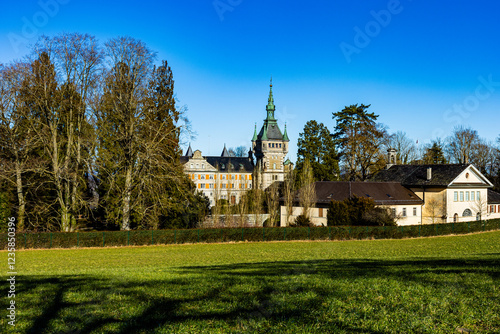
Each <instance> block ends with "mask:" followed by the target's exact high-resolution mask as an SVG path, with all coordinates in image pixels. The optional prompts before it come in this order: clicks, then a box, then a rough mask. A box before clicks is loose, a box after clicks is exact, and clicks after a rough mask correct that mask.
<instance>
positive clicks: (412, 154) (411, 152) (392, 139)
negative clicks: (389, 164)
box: [388, 131, 418, 165]
mask: <svg viewBox="0 0 500 334" xmlns="http://www.w3.org/2000/svg"><path fill="white" fill-rule="evenodd" d="M388 146H389V147H390V148H393V149H395V150H396V151H397V153H396V154H397V156H396V159H397V163H398V164H403V165H406V164H409V163H410V162H412V161H414V160H417V157H418V152H417V147H416V145H415V143H414V141H413V140H412V139H410V138H408V136H407V135H406V132H403V131H397V132H396V133H394V134H392V135H390V136H389V142H388Z"/></svg>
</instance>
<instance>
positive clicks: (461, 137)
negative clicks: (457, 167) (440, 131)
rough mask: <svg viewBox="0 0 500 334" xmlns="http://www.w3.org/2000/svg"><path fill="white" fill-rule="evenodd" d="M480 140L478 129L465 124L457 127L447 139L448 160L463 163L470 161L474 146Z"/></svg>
mask: <svg viewBox="0 0 500 334" xmlns="http://www.w3.org/2000/svg"><path fill="white" fill-rule="evenodd" d="M478 140H479V136H478V134H477V131H476V130H473V129H472V128H470V127H467V128H466V127H464V126H457V127H455V129H454V130H453V134H452V135H451V136H450V137H448V139H447V142H448V151H447V153H448V156H449V159H448V160H454V161H455V162H457V163H461V164H468V163H470V160H471V155H472V153H473V150H474V146H475V145H477V143H478Z"/></svg>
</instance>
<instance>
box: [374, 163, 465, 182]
mask: <svg viewBox="0 0 500 334" xmlns="http://www.w3.org/2000/svg"><path fill="white" fill-rule="evenodd" d="M469 166H471V165H470V164H436V165H393V166H391V167H390V168H389V169H386V170H382V171H380V172H379V173H377V174H376V175H375V176H374V177H373V178H372V181H379V182H399V183H401V184H402V185H403V186H407V187H414V186H437V187H447V186H448V185H449V184H450V183H451V182H453V180H455V179H456V178H457V177H458V176H459V175H460V174H461V173H462V172H463V171H464V170H465V169H466V168H467V167H469ZM429 167H430V168H432V177H431V179H430V180H427V168H429Z"/></svg>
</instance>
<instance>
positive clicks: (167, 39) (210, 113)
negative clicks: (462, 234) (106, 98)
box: [0, 0, 500, 161]
mask: <svg viewBox="0 0 500 334" xmlns="http://www.w3.org/2000/svg"><path fill="white" fill-rule="evenodd" d="M499 13H500V2H498V1H493V0H490V1H459V0H453V1H452V0H442V1H430V0H401V1H393V0H390V1H386V0H384V1H359V0H349V1H347V0H346V1H341V0H337V1H334V0H310V1H290V0H286V1H285V0H268V1H263V0H252V1H251V0H215V1H214V0H196V1H194V0H179V1H169V0H166V1H149V0H142V1H102V0H101V1H95V0H86V1H80V0H40V1H28V0H26V1H4V2H3V3H2V10H1V11H0V63H2V62H3V63H8V62H10V61H11V60H14V59H20V58H22V57H23V56H24V55H25V54H26V53H27V48H26V45H27V44H30V43H34V42H35V41H36V39H37V37H39V36H40V35H42V34H45V35H54V34H57V33H61V32H80V33H89V34H91V35H95V36H96V37H97V38H98V39H99V40H100V41H102V42H105V41H106V40H107V39H108V38H111V37H118V36H131V37H134V38H137V39H140V40H142V41H144V42H145V43H146V44H147V45H148V46H149V47H150V48H152V49H153V50H156V51H157V52H158V62H160V61H161V60H163V59H165V60H167V61H168V63H169V64H170V66H171V67H172V70H173V73H174V79H175V90H176V93H177V98H178V99H179V104H180V105H186V106H187V108H188V112H187V116H188V117H189V119H190V120H191V122H192V129H193V130H194V131H195V132H196V133H197V136H196V138H195V139H192V140H191V145H192V147H193V149H200V150H201V151H202V153H203V155H218V154H220V152H221V151H222V148H223V146H224V143H226V145H227V146H228V147H236V146H240V145H245V146H248V147H250V145H251V138H252V135H253V130H254V124H255V123H257V126H258V127H259V128H260V126H262V121H263V119H264V118H265V116H266V110H265V106H266V104H267V97H268V92H269V78H270V77H271V75H272V77H273V92H274V98H275V104H276V117H277V118H278V122H279V124H280V127H281V128H282V129H283V126H284V124H285V122H286V123H287V129H288V135H289V137H290V141H291V145H290V153H289V157H290V159H291V160H292V161H295V160H296V144H297V139H298V136H299V133H300V132H302V130H303V127H304V124H305V123H306V122H307V121H308V120H311V119H315V120H317V121H319V122H323V123H324V124H325V125H326V126H328V128H330V130H332V129H333V127H334V126H335V123H334V121H333V120H332V112H336V111H339V110H341V109H343V108H344V106H346V105H350V104H355V103H364V104H371V107H370V109H369V110H370V111H373V112H375V113H376V114H378V115H380V117H379V121H380V122H382V123H384V124H386V125H387V126H388V127H389V132H396V131H399V130H401V131H404V132H406V133H407V134H408V136H409V137H410V138H412V139H414V140H415V141H416V140H418V142H419V144H424V143H428V142H430V141H431V140H432V139H435V138H437V137H441V138H444V137H446V136H448V135H450V134H451V131H452V129H453V127H454V126H456V125H465V126H471V127H472V128H473V129H475V130H477V131H478V132H479V135H480V136H482V137H484V138H486V139H487V140H490V141H493V140H495V139H496V138H497V137H498V135H499V134H500V126H499V125H498V124H499V107H500V67H499V65H500V63H499V59H500V20H499V19H498V14H499ZM186 147H187V145H184V146H183V149H184V150H185V149H186Z"/></svg>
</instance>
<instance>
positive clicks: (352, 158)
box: [333, 104, 385, 181]
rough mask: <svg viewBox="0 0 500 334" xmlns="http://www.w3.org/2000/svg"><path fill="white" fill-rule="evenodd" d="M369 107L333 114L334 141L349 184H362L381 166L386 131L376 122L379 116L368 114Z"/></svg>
mask: <svg viewBox="0 0 500 334" xmlns="http://www.w3.org/2000/svg"><path fill="white" fill-rule="evenodd" d="M369 107H370V105H363V104H361V105H360V106H358V105H357V104H353V105H350V106H348V107H347V106H346V107H345V108H344V109H343V110H342V111H339V112H336V113H333V119H335V120H336V122H337V125H336V126H335V133H334V134H333V138H334V140H335V144H336V145H337V147H338V148H339V153H340V156H341V161H342V163H343V167H344V171H345V173H346V178H347V179H348V180H350V181H355V180H363V181H364V180H366V179H367V178H368V177H369V176H370V175H372V174H373V173H375V172H377V171H378V169H379V168H380V166H381V165H383V163H381V161H383V160H384V157H383V155H382V154H381V153H380V148H381V147H382V144H383V139H384V136H385V130H384V128H383V127H382V125H380V124H377V123H376V122H375V121H376V120H377V118H378V115H375V114H374V113H369V112H368V111H367V109H368V108H369Z"/></svg>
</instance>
